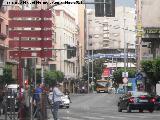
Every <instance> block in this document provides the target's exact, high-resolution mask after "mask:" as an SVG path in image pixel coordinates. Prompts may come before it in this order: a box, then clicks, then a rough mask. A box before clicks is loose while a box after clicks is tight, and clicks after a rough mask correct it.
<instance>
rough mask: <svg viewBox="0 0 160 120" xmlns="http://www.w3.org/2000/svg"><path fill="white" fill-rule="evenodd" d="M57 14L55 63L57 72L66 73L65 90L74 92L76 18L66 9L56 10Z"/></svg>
mask: <svg viewBox="0 0 160 120" xmlns="http://www.w3.org/2000/svg"><path fill="white" fill-rule="evenodd" d="M55 13H56V22H55V25H56V29H55V33H56V41H55V42H56V44H55V47H54V48H55V54H56V60H55V61H54V64H55V68H56V70H59V71H61V72H63V73H64V75H65V80H64V82H63V83H64V89H69V90H70V91H71V92H73V88H74V80H75V79H76V61H77V59H76V47H77V40H76V34H77V32H76V28H77V26H76V22H75V17H74V16H72V14H71V13H69V12H68V11H67V10H66V9H65V7H59V8H55Z"/></svg>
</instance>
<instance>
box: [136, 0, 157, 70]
mask: <svg viewBox="0 0 160 120" xmlns="http://www.w3.org/2000/svg"><path fill="white" fill-rule="evenodd" d="M136 5H137V7H136V13H137V30H138V31H137V41H136V42H137V63H138V68H139V69H140V61H141V60H146V59H147V60H148V59H153V58H157V57H159V56H160V47H159V46H160V42H159V39H160V37H159V33H160V32H159V31H160V22H159V17H160V15H159V14H158V10H159V7H160V1H159V0H154V1H150V0H137V1H136ZM151 9H152V10H151ZM148 10H151V11H150V12H148Z"/></svg>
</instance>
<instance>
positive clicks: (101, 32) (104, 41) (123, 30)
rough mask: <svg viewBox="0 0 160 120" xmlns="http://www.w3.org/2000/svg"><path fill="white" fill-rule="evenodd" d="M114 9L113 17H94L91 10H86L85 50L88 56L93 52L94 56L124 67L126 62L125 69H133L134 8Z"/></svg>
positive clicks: (119, 7) (122, 7)
mask: <svg viewBox="0 0 160 120" xmlns="http://www.w3.org/2000/svg"><path fill="white" fill-rule="evenodd" d="M115 9H116V10H115V11H116V13H115V17H95V11H94V10H93V9H88V10H87V29H88V30H87V31H88V32H87V36H86V37H87V38H86V39H87V44H86V45H87V46H86V48H87V50H88V51H90V55H91V53H92V52H91V51H93V54H94V55H95V56H97V57H99V58H102V57H106V58H107V59H110V61H111V62H112V63H113V62H116V63H117V62H121V63H123V66H124V63H126V62H127V67H129V66H134V67H135V65H131V64H135V41H136V31H135V27H136V20H135V8H132V7H124V6H116V8H115ZM102 54H103V55H102ZM125 58H126V61H125V60H124V59H125ZM128 62H130V65H128ZM117 64H118V63H117Z"/></svg>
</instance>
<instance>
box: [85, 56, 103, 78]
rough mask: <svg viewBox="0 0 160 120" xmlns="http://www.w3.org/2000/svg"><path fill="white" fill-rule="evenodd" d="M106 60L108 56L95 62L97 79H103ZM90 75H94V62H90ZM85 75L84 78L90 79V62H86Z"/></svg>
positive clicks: (95, 76)
mask: <svg viewBox="0 0 160 120" xmlns="http://www.w3.org/2000/svg"><path fill="white" fill-rule="evenodd" d="M105 61H106V58H102V59H96V60H94V62H93V75H94V76H93V77H94V78H95V80H97V79H101V76H102V70H103V67H104V66H103V63H104V62H105ZM89 66H90V68H89V76H90V77H91V76H92V62H90V63H89ZM83 71H84V75H83V79H84V80H87V79H88V63H86V66H85V67H84V70H83Z"/></svg>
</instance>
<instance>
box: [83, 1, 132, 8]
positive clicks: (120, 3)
mask: <svg viewBox="0 0 160 120" xmlns="http://www.w3.org/2000/svg"><path fill="white" fill-rule="evenodd" d="M85 2H94V0H85ZM115 4H116V6H123V5H125V6H128V7H135V0H115ZM87 8H94V5H87Z"/></svg>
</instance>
